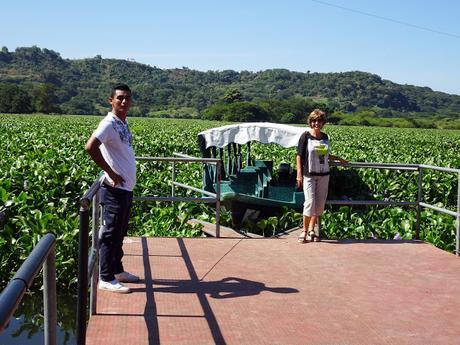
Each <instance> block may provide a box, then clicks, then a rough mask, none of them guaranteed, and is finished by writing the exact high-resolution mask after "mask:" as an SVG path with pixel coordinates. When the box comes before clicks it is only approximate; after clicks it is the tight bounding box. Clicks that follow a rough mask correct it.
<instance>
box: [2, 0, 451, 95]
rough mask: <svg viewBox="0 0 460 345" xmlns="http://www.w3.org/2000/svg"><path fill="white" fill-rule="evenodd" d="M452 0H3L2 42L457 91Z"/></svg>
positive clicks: (160, 62) (72, 54)
mask: <svg viewBox="0 0 460 345" xmlns="http://www.w3.org/2000/svg"><path fill="white" fill-rule="evenodd" d="M459 15H460V1H458V0H423V1H420V0H326V1H319V0H303V1H301V0H279V1H274V0H232V1H218V0H214V1H208V0H203V1H201V0H195V1H193V0H190V1H185V0H184V1H179V0H163V1H136V0H131V1H117V0H113V1H105V0H93V1H87V0H81V1H71V2H67V1H64V0H59V1H47V0H42V1H40V2H38V1H34V0H30V1H26V0H15V1H7V2H4V3H3V4H2V18H1V21H0V46H6V47H7V48H8V49H9V50H10V51H14V49H16V48H17V47H29V46H33V45H36V46H38V47H40V48H48V49H52V50H54V51H57V52H59V53H60V54H61V56H62V57H63V58H69V59H76V58H86V57H94V56H96V55H102V57H104V58H120V59H134V60H135V61H137V62H141V63H145V64H149V65H151V66H157V67H159V68H176V67H178V68H181V67H188V68H191V69H197V70H200V71H208V70H225V69H232V70H236V71H241V70H248V71H260V70H265V69H271V68H286V69H289V70H291V71H299V72H306V71H311V72H346V71H357V70H359V71H365V72H370V73H375V74H378V75H380V76H381V77H382V78H384V79H388V80H391V81H394V82H396V83H400V84H411V85H417V86H428V87H430V88H432V89H433V90H436V91H443V92H447V93H454V94H459V95H460V68H459V64H460V20H459Z"/></svg>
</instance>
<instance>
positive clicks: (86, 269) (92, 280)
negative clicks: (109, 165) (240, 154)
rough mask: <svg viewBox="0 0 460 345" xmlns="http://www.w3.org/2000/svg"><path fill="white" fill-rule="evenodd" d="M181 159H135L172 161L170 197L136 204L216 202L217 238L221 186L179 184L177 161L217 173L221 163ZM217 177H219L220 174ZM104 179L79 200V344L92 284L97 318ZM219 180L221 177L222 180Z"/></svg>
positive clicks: (83, 334)
mask: <svg viewBox="0 0 460 345" xmlns="http://www.w3.org/2000/svg"><path fill="white" fill-rule="evenodd" d="M175 155H177V156H178V157H136V160H139V161H161V162H172V164H173V172H172V178H173V181H172V188H171V194H172V196H171V197H159V196H146V197H134V198H133V199H134V200H135V201H173V202H174V201H187V202H204V203H216V220H217V224H216V235H217V236H218V237H219V236H220V231H219V230H220V224H219V222H220V188H219V187H220V186H219V187H218V192H217V193H211V192H207V191H205V190H202V189H199V188H195V187H192V186H189V185H186V184H183V183H179V182H176V181H175V179H176V162H184V163H190V162H195V163H208V164H215V165H216V167H217V168H216V170H217V171H220V164H221V161H220V160H219V159H216V158H196V157H191V156H187V155H184V154H178V153H175ZM218 176H220V175H219V174H218ZM102 179H103V176H102V175H101V176H100V177H99V178H98V179H97V180H96V181H95V182H94V183H93V184H92V185H91V187H90V188H89V190H88V191H87V192H86V193H85V194H84V195H83V197H82V199H81V200H80V210H79V214H80V231H79V260H78V286H77V290H78V291H77V324H76V340H77V344H79V345H84V344H86V319H87V316H88V311H87V309H88V296H87V294H88V286H89V285H90V306H89V310H90V315H95V314H96V312H97V310H96V304H97V281H98V275H99V266H98V261H99V258H98V250H99V240H98V233H99V226H100V217H101V210H100V195H99V194H100V193H99V189H100V187H101V183H102ZM219 181H220V177H219ZM175 187H182V188H185V189H189V190H192V191H195V192H199V193H202V194H203V195H206V196H207V197H196V198H193V197H176V196H175ZM90 206H91V207H92V246H91V251H89V239H88V237H89V224H90Z"/></svg>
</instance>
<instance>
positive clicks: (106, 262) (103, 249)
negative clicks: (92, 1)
mask: <svg viewBox="0 0 460 345" xmlns="http://www.w3.org/2000/svg"><path fill="white" fill-rule="evenodd" d="M132 203H133V192H130V191H126V190H123V189H119V188H114V187H111V186H109V185H106V184H103V185H102V187H101V204H102V205H103V215H102V227H101V230H100V233H99V260H100V278H101V280H103V281H112V280H114V279H115V274H117V273H121V272H123V271H124V269H123V265H122V263H121V259H122V257H123V249H122V246H123V238H124V237H125V236H126V234H127V232H128V221H129V212H130V209H131V206H132Z"/></svg>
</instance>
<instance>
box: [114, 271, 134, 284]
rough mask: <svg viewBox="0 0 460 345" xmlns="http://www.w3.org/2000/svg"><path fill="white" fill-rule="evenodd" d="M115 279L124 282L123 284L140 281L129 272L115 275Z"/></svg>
mask: <svg viewBox="0 0 460 345" xmlns="http://www.w3.org/2000/svg"><path fill="white" fill-rule="evenodd" d="M115 278H116V279H117V280H118V281H119V282H123V283H135V282H138V281H139V277H138V276H135V275H134V274H131V273H129V272H121V273H118V274H115Z"/></svg>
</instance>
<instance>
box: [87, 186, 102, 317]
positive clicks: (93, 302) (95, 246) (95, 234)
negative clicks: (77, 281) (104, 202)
mask: <svg viewBox="0 0 460 345" xmlns="http://www.w3.org/2000/svg"><path fill="white" fill-rule="evenodd" d="M99 200H100V191H97V192H96V194H94V196H93V202H92V213H93V227H92V243H91V251H92V252H93V253H95V256H96V262H95V264H94V268H93V273H92V275H91V288H90V297H89V310H90V317H91V315H96V314H97V310H96V306H97V282H98V277H99V226H100V206H99Z"/></svg>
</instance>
